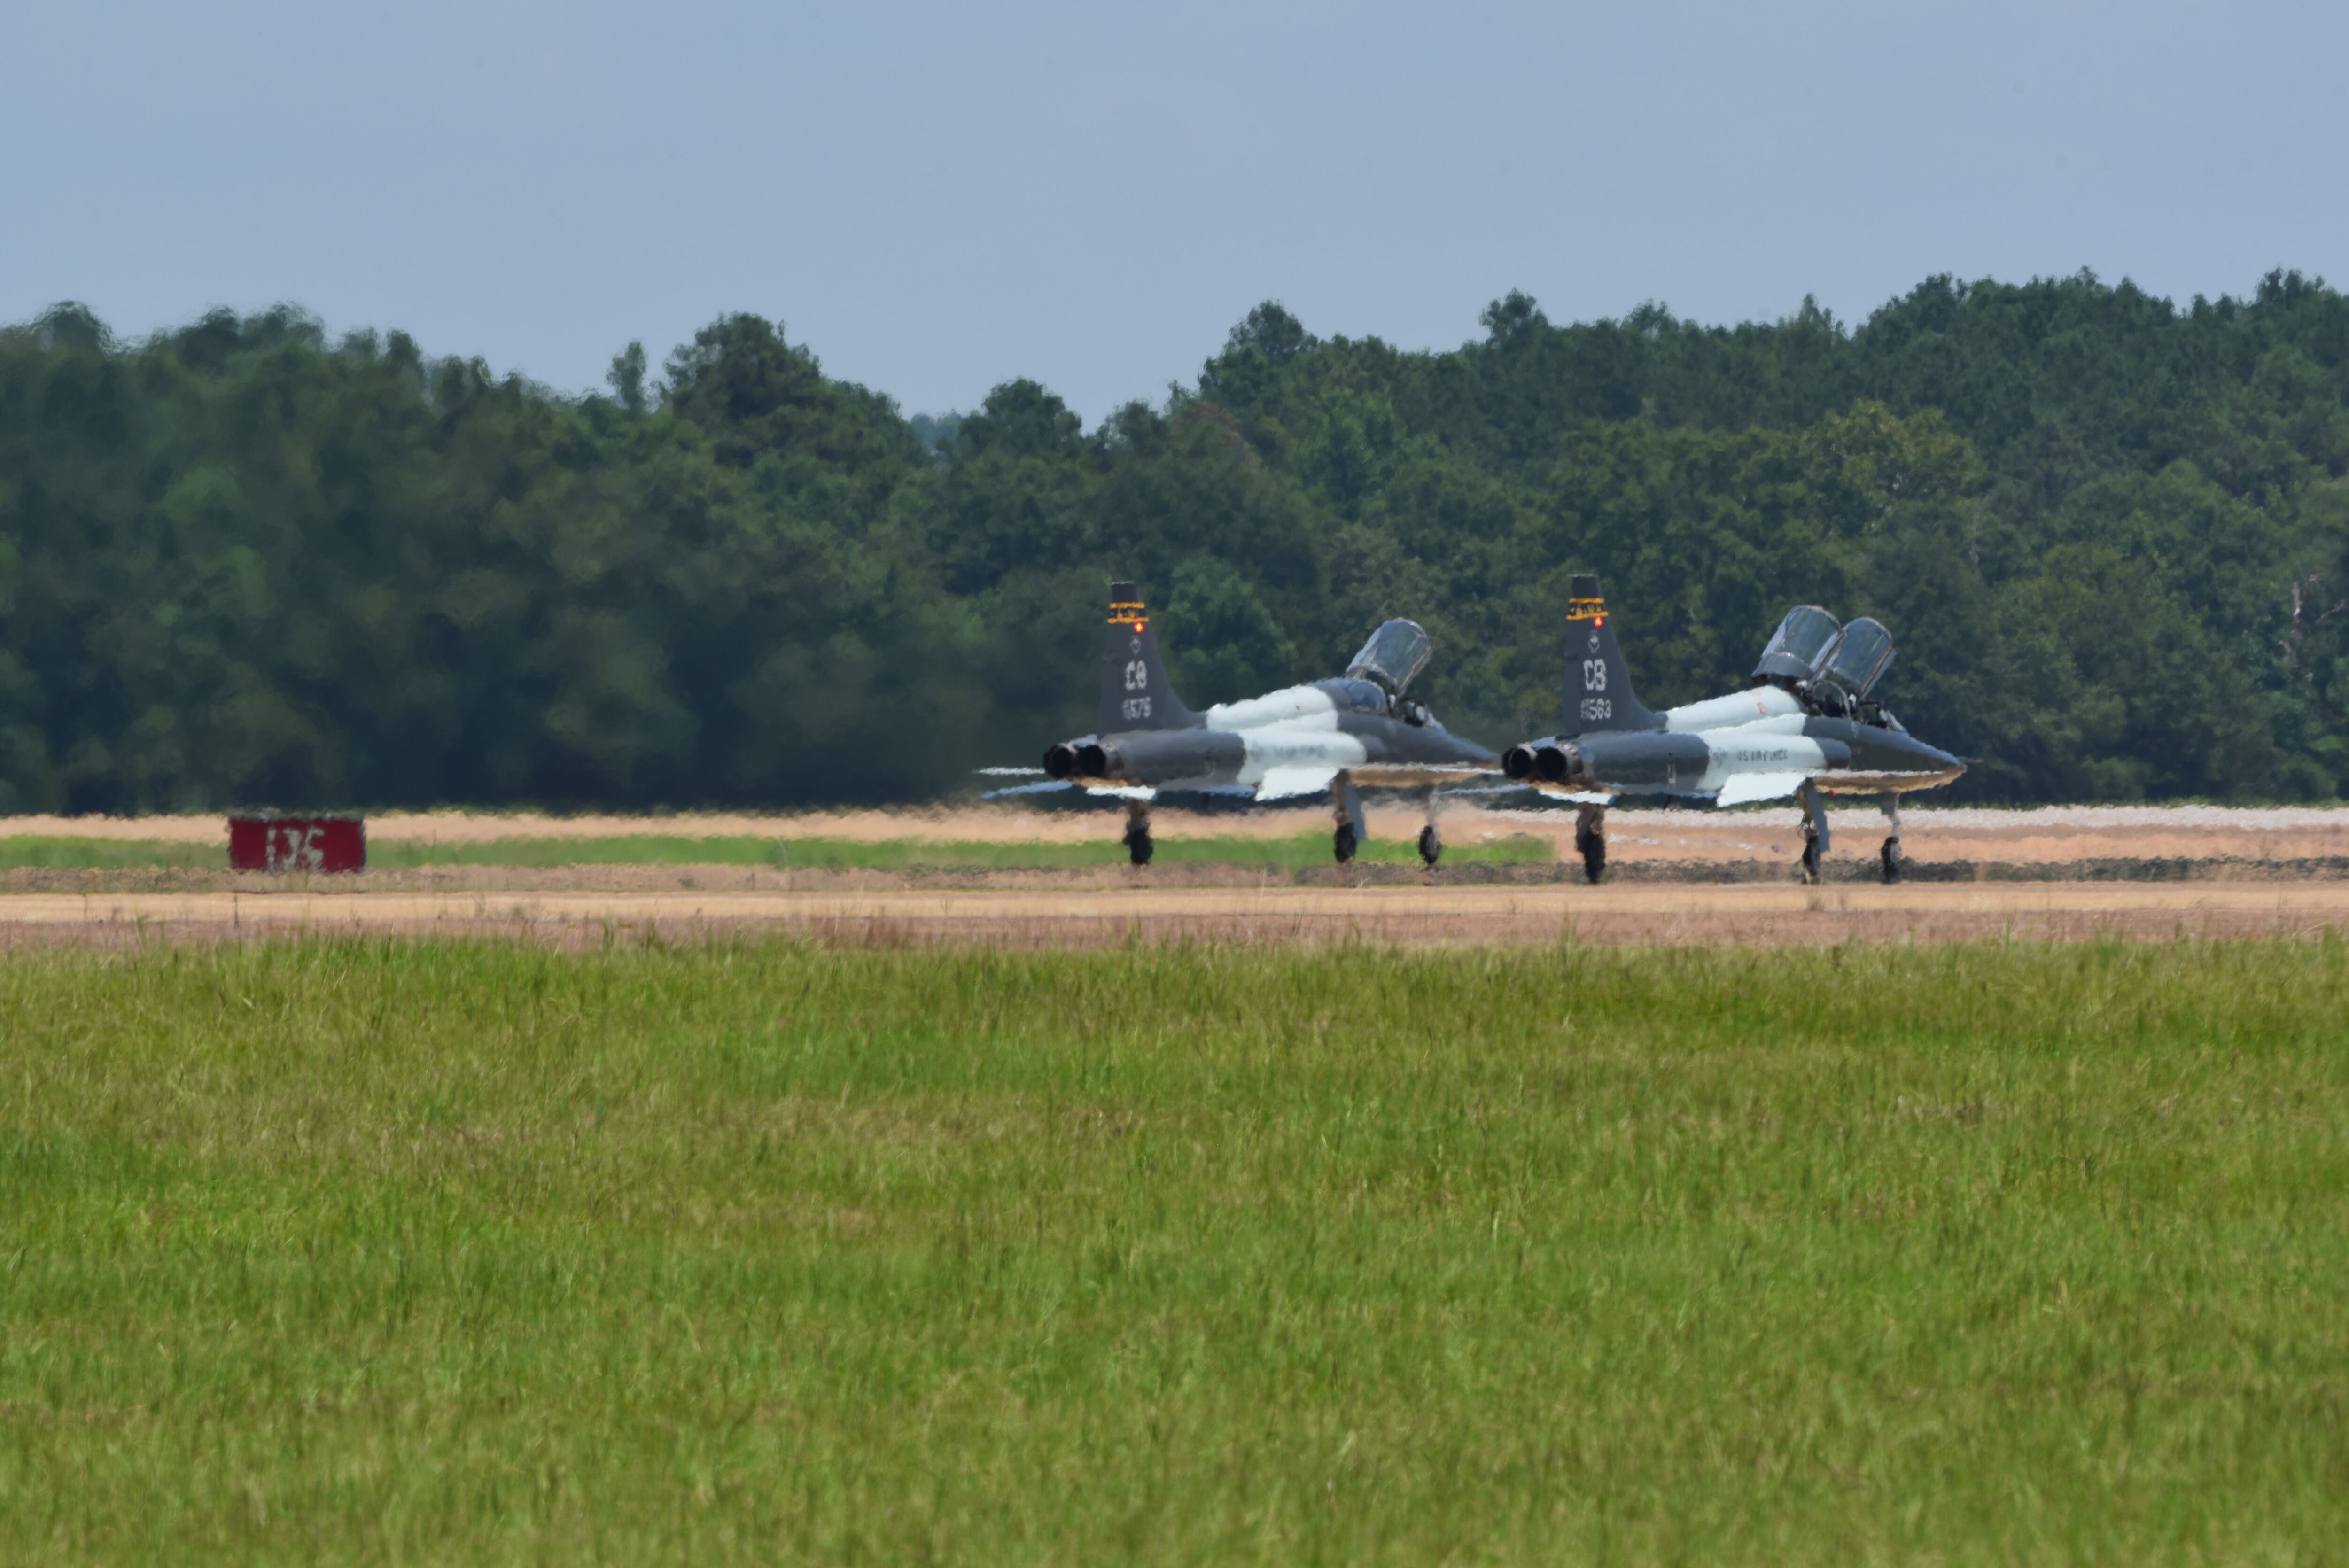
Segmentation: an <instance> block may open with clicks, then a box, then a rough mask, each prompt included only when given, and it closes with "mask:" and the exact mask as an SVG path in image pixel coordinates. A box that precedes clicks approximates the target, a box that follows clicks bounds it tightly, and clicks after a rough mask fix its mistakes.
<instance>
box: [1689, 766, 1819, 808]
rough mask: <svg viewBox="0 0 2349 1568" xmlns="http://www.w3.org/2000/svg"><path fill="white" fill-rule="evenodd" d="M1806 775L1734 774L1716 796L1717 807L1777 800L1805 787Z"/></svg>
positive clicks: (1715, 803)
mask: <svg viewBox="0 0 2349 1568" xmlns="http://www.w3.org/2000/svg"><path fill="white" fill-rule="evenodd" d="M1808 777H1809V775H1808V774H1806V773H1733V774H1731V775H1730V777H1729V781H1728V782H1727V783H1725V784H1723V786H1722V787H1721V793H1720V794H1718V795H1716V796H1714V797H1713V804H1714V805H1716V806H1743V805H1745V804H1747V803H1749V802H1751V801H1754V800H1777V799H1784V798H1785V797H1786V796H1788V795H1791V794H1793V793H1794V792H1795V790H1797V789H1801V788H1802V787H1803V780H1804V779H1806V778H1808Z"/></svg>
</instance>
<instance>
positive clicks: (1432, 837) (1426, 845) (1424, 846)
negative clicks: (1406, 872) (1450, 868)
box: [1419, 789, 1444, 871]
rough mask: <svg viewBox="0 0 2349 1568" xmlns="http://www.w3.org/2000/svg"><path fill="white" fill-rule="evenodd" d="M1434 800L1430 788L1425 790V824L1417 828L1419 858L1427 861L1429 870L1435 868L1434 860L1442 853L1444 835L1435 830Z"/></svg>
mask: <svg viewBox="0 0 2349 1568" xmlns="http://www.w3.org/2000/svg"><path fill="white" fill-rule="evenodd" d="M1435 802H1436V793H1435V791H1434V790H1433V789H1430V790H1429V791H1428V792H1427V826H1425V827H1424V828H1422V829H1421V830H1419V858H1420V859H1421V860H1423V861H1426V862H1427V869H1428V870H1429V871H1433V870H1434V869H1435V862H1436V861H1437V860H1438V859H1440V858H1441V857H1442V856H1443V854H1444V835H1443V834H1442V833H1440V832H1438V831H1436V830H1435Z"/></svg>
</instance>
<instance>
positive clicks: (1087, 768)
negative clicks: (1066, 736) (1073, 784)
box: [1044, 740, 1109, 779]
mask: <svg viewBox="0 0 2349 1568" xmlns="http://www.w3.org/2000/svg"><path fill="white" fill-rule="evenodd" d="M1044 771H1045V773H1046V774H1048V775H1049V776H1050V777H1051V778H1054V779H1099V778H1101V777H1102V775H1103V774H1105V773H1107V772H1108V771H1109V754H1108V753H1107V752H1105V751H1103V750H1102V748H1101V746H1100V744H1099V743H1098V742H1096V741H1092V740H1063V741H1061V743H1060V744H1059V745H1058V746H1055V747H1053V748H1052V749H1050V751H1047V752H1046V753H1044Z"/></svg>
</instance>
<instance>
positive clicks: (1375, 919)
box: [0, 882, 2349, 947]
mask: <svg viewBox="0 0 2349 1568" xmlns="http://www.w3.org/2000/svg"><path fill="white" fill-rule="evenodd" d="M2329 931H2349V883H2344V882H2321V883H2309V884H2292V885H2278V884H2273V883H2266V884H2261V883H2233V884H2230V883H2194V884H2182V885H2158V884H2157V885H2146V884H2122V885H2113V884H2046V883H2039V884H2023V885H1998V884H1987V885H1985V884H1971V885H1955V886H1951V885H1940V886H1933V885H1921V886H1903V887H1892V888H1886V887H1874V888H1871V887H1864V886H1860V887H1830V888H1824V889H1816V888H1814V889H1806V888H1800V887H1772V886H1752V885H1745V886H1716V887H1704V886H1655V885H1644V886H1643V885H1626V886H1615V887H1598V888H1589V887H1573V886H1552V887H1418V888H1413V887H1366V888H1354V889H1328V888H1296V887H1280V888H1262V889H1250V888H1184V889H1138V890H1124V891H1116V890H1112V891H1103V892H1066V891H1050V892H1020V891H1010V892H1006V891H940V892H827V893H807V892H649V893H647V892H535V893H530V894H526V895H512V896H501V895H495V894H480V893H470V894H435V893H380V892H371V893H342V894H336V893H316V892H286V893H268V894H241V893H222V892H199V893H135V894H105V893H99V894H90V895H87V896H83V895H73V894H47V893H42V894H33V893H26V894H12V895H8V896H6V897H0V946H9V947H25V946H48V945H56V944H99V945H128V944H139V943H143V942H148V941H151V940H163V941H177V940H237V939H241V938H252V937H285V936H295V935H302V934H316V935H338V934H403V935H419V936H423V935H450V936H456V935H474V934H503V935H509V936H517V937H523V938H527V939H532V940H540V941H546V942H551V943H554V944H560V945H592V944H602V943H605V942H610V941H616V940H617V941H634V940H640V939H643V938H645V937H647V936H654V935H657V936H659V937H662V938H664V939H685V940H691V939H699V938H703V937H708V936H717V935H737V934H740V935H753V934H789V935H794V936H799V937H802V938H807V939H812V940H816V941H822V942H827V943H839V944H851V945H887V946H899V945H927V944H940V943H945V944H966V943H977V944H1000V945H1009V946H1019V947H1060V946H1099V945H1105V944H1118V943H1123V942H1132V941H1141V942H1178V941H1218V942H1241V943H1299V942H1302V943H1327V942H1338V941H1348V940H1365V941H1372V942H1392V943H1401V944H1413V945H1447V946H1450V945H1475V944H1548V943H1556V942H1560V941H1581V942H1594V943H1609V944H1663V945H1682V944H1706V943H1736V944H1755V945H1777V944H1831V943H1839V942H1854V941H1857V942H1954V941H1988V940H1999V939H2002V938H2022V939H2033V940H2039V939H2046V940H2059V941H2079V940H2087V939H2094V938H2098V937H2120V938H2129V939H2143V940H2173V939H2181V938H2212V937H2232V936H2254V935H2259V936H2265V935H2293V936H2313V935H2316V934H2323V933H2326V932H2329Z"/></svg>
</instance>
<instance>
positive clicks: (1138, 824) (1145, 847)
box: [1125, 811, 1157, 866]
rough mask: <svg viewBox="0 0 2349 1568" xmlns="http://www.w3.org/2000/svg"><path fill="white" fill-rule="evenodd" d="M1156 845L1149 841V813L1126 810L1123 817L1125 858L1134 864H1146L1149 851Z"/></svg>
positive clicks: (1148, 858)
mask: <svg viewBox="0 0 2349 1568" xmlns="http://www.w3.org/2000/svg"><path fill="white" fill-rule="evenodd" d="M1155 848H1157V846H1156V845H1154V844H1153V843H1152V842H1151V841H1150V813H1149V812H1147V811H1130V812H1128V813H1127V814H1126V819H1125V853H1126V858H1127V859H1128V860H1131V861H1133V863H1134V864H1135V865H1138V866H1146V865H1148V864H1149V863H1150V853H1151V851H1153V850H1154V849H1155Z"/></svg>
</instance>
